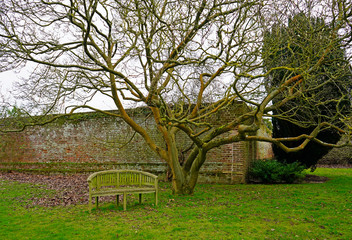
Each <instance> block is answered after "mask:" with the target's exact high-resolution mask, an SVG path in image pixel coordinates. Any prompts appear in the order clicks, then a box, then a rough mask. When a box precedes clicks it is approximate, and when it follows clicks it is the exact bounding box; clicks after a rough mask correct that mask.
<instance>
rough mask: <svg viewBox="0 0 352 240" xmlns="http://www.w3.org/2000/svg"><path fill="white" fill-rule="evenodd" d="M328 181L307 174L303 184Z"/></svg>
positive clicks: (327, 179)
mask: <svg viewBox="0 0 352 240" xmlns="http://www.w3.org/2000/svg"><path fill="white" fill-rule="evenodd" d="M329 180H330V179H329V178H328V177H323V176H317V175H311V174H307V175H306V176H305V178H304V182H306V183H324V182H326V181H329Z"/></svg>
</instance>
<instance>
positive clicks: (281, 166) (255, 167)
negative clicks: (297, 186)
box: [249, 160, 305, 183]
mask: <svg viewBox="0 0 352 240" xmlns="http://www.w3.org/2000/svg"><path fill="white" fill-rule="evenodd" d="M304 169H305V167H304V166H302V165H300V163H298V162H293V163H289V164H287V163H281V162H278V161H277V160H257V161H255V162H253V163H252V166H251V167H250V169H249V177H250V178H251V179H255V180H257V181H258V180H259V181H260V182H262V183H294V182H298V181H299V180H301V179H302V178H303V177H304V174H303V173H302V171H303V170H304Z"/></svg>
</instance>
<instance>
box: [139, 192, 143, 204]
mask: <svg viewBox="0 0 352 240" xmlns="http://www.w3.org/2000/svg"><path fill="white" fill-rule="evenodd" d="M139 204H142V193H140V194H139Z"/></svg>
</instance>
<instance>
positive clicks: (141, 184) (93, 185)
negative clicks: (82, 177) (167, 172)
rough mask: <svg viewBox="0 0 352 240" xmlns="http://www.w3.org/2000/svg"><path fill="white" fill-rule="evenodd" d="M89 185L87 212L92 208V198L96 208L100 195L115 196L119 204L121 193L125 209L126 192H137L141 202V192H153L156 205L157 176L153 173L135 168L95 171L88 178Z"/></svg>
mask: <svg viewBox="0 0 352 240" xmlns="http://www.w3.org/2000/svg"><path fill="white" fill-rule="evenodd" d="M87 181H88V185H89V212H91V210H92V198H93V197H95V204H96V208H98V200H99V197H100V196H116V205H118V204H119V195H121V194H122V195H123V210H124V211H125V210H126V203H127V194H132V193H133V194H139V203H141V202H142V193H154V196H155V205H156V206H157V205H158V177H157V176H155V175H154V174H151V173H147V172H142V171H136V170H107V171H101V172H95V173H93V174H91V175H90V176H89V177H88V179H87Z"/></svg>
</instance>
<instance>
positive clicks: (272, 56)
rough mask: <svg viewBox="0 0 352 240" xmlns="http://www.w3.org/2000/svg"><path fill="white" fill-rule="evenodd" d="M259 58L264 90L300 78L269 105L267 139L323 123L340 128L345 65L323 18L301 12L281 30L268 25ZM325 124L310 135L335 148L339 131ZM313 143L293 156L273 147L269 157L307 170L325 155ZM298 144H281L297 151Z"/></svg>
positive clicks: (347, 83)
mask: <svg viewBox="0 0 352 240" xmlns="http://www.w3.org/2000/svg"><path fill="white" fill-rule="evenodd" d="M263 59H264V62H265V66H266V69H267V70H269V69H270V74H269V75H268V77H267V79H266V89H267V90H268V91H270V90H272V89H273V88H278V87H279V86H280V85H281V84H282V83H284V82H285V81H286V80H288V79H289V78H290V77H292V76H296V75H301V76H302V79H301V80H300V81H299V82H297V83H296V84H295V85H294V86H290V89H288V91H284V92H283V93H282V94H281V96H280V97H279V98H277V99H275V100H274V101H273V105H274V106H275V110H274V111H273V114H274V117H273V118H272V123H273V137H274V138H285V137H295V136H300V135H302V134H307V135H309V134H310V133H311V132H312V131H313V130H314V129H315V128H316V127H317V126H318V124H321V123H323V122H330V123H333V124H334V126H337V127H341V128H342V127H343V121H344V119H343V118H342V116H343V115H345V114H346V113H348V112H349V111H350V95H349V92H350V89H351V84H352V81H351V80H352V79H351V67H350V65H349V63H348V62H347V61H346V57H345V51H344V49H343V48H342V47H341V41H340V40H339V38H338V35H337V33H335V32H334V28H333V26H329V25H328V24H326V23H325V22H324V20H323V19H320V18H313V17H308V16H306V15H305V14H303V13H300V14H297V15H295V16H293V17H292V18H290V19H289V21H288V24H287V26H283V25H274V26H273V27H272V29H271V31H267V32H266V34H265V41H264V46H263ZM330 126H332V125H326V129H323V130H322V131H321V132H320V133H319V134H318V135H317V137H316V139H317V140H318V141H322V142H324V143H328V144H329V143H330V144H336V143H337V142H338V141H339V140H340V138H341V135H340V131H339V129H338V128H336V127H330ZM318 141H315V139H312V141H310V142H309V144H308V145H307V146H306V147H305V148H304V149H303V150H300V151H298V152H289V153H287V152H285V151H283V150H282V149H281V148H279V147H277V146H274V147H273V148H274V154H275V157H276V158H277V159H278V160H279V161H281V162H287V163H292V162H296V161H298V162H300V163H301V164H302V165H304V166H305V167H307V168H309V167H312V166H314V165H316V163H317V161H318V160H319V159H320V158H321V157H323V156H324V155H325V154H327V153H328V152H329V150H330V149H331V147H329V146H326V145H325V146H323V145H321V144H320V143H319V142H318ZM302 142H303V140H300V141H289V142H286V143H285V145H286V146H288V147H297V146H299V145H300V144H302Z"/></svg>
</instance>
